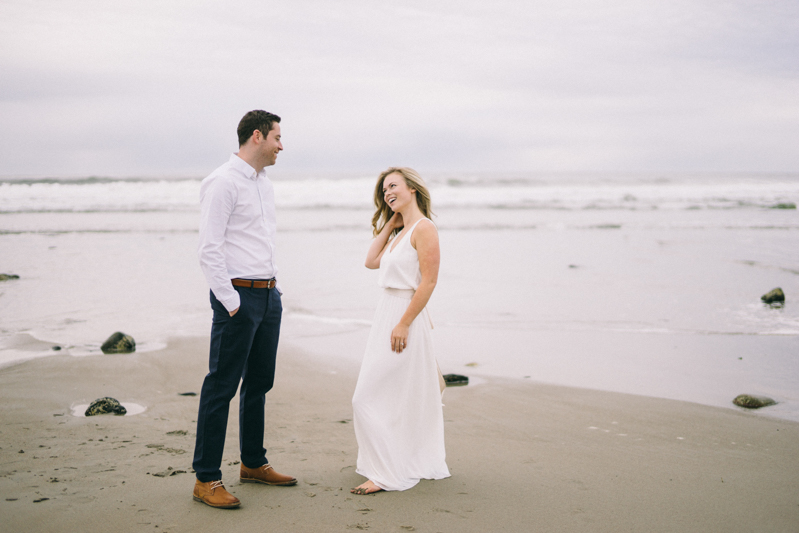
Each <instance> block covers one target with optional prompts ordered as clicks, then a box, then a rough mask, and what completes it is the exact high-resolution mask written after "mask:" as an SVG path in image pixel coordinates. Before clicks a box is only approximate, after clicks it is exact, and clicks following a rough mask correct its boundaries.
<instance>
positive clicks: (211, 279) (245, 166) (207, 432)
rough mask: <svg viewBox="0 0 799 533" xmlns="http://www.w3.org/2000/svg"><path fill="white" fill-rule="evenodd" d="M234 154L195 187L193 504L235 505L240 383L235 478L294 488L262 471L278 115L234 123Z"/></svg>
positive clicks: (266, 468)
mask: <svg viewBox="0 0 799 533" xmlns="http://www.w3.org/2000/svg"><path fill="white" fill-rule="evenodd" d="M238 136H239V151H238V153H235V154H233V155H231V156H230V160H229V161H228V162H227V163H225V164H224V165H222V166H221V167H219V168H218V169H216V170H215V171H214V172H212V173H211V175H210V176H208V177H207V178H205V179H204V180H203V181H202V184H201V185H200V204H201V215H200V246H199V256H200V266H201V267H202V270H203V274H205V279H206V280H207V281H208V285H209V286H210V288H211V307H212V309H213V311H214V318H213V324H212V326H211V349H210V355H209V365H208V366H209V372H208V375H206V376H205V381H204V382H203V387H202V392H201V393H200V412H199V414H198V415H197V442H196V445H195V448H194V463H193V466H194V470H195V472H196V473H197V482H196V483H195V485H194V499H195V500H197V501H200V502H203V503H205V504H207V505H210V506H211V507H220V508H231V507H238V506H239V505H240V502H239V500H238V499H237V498H236V497H235V496H233V495H232V494H230V493H229V492H228V491H227V490H226V489H225V486H224V485H223V483H222V471H221V470H220V466H221V464H222V452H223V450H224V447H225V431H226V429H227V419H228V412H229V410H230V400H231V399H232V398H233V396H234V395H235V394H236V389H237V388H238V386H239V381H241V393H240V398H239V401H240V405H239V448H240V452H241V471H240V476H241V481H242V482H247V483H264V484H267V485H281V486H288V485H295V484H296V483H297V480H296V479H294V478H293V477H291V476H286V475H283V474H278V473H277V472H275V470H274V469H273V468H272V467H271V466H270V465H269V462H268V461H267V459H266V449H265V448H264V403H265V401H266V398H265V395H266V393H267V392H268V391H269V390H270V389H271V388H272V384H273V382H274V377H275V358H276V354H277V343H278V336H279V333H280V318H281V315H282V312H283V306H282V304H281V301H280V294H281V293H280V288H279V286H278V285H277V282H276V281H275V275H276V274H277V267H276V265H275V200H274V188H273V187H272V183H271V182H270V181H269V179H268V178H267V177H266V173H265V172H264V168H265V167H268V166H271V165H274V164H275V161H276V160H277V155H278V153H279V152H280V151H281V150H282V149H283V145H282V144H281V142H280V117H278V116H277V115H273V114H271V113H267V112H266V111H260V110H256V111H250V112H249V113H247V114H246V115H244V117H243V118H242V119H241V122H239V127H238Z"/></svg>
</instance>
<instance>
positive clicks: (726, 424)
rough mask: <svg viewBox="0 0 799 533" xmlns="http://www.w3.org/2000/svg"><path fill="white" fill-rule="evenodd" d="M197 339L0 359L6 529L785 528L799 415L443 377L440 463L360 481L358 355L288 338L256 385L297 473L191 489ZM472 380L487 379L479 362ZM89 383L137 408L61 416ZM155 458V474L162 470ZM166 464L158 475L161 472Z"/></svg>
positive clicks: (270, 435) (226, 467) (274, 440)
mask: <svg viewBox="0 0 799 533" xmlns="http://www.w3.org/2000/svg"><path fill="white" fill-rule="evenodd" d="M206 346H207V339H206V338H202V337H198V338H188V339H185V338H184V339H180V340H174V341H171V342H169V346H168V347H167V348H166V349H165V350H161V351H153V352H149V353H140V354H130V355H115V356H111V355H109V356H97V357H83V358H74V357H70V356H54V357H47V358H41V359H35V360H30V361H27V362H24V363H21V364H18V365H15V366H10V367H6V368H3V369H2V370H0V397H1V398H2V399H0V406H2V407H0V409H1V414H2V420H3V426H2V449H0V494H2V498H0V506H1V507H0V508H1V509H2V511H1V514H2V516H3V530H5V531H175V532H176V531H224V530H228V529H229V528H231V527H236V528H237V529H241V530H245V531H260V530H269V531H275V530H280V531H308V532H316V531H318V532H328V531H331V532H332V531H350V530H369V531H398V532H401V531H424V532H427V531H429V532H439V531H440V532H449V531H475V532H484V531H591V532H599V531H703V532H707V531H727V532H730V531H796V530H797V527H799V476H797V472H799V424H797V423H795V422H790V421H785V420H779V419H773V418H768V417H763V416H755V415H753V414H751V413H748V412H743V411H736V410H731V409H722V408H716V407H708V406H702V405H698V404H693V403H687V402H679V401H673V400H664V399H654V398H647V397H642V396H632V395H625V394H618V393H609V392H598V391H590V390H583V389H574V388H567V387H559V386H554V385H547V384H541V383H535V382H530V381H529V380H510V379H502V378H486V379H485V381H484V382H483V383H481V384H479V385H469V386H467V387H458V388H450V389H448V390H447V392H446V395H445V401H444V403H445V405H446V407H445V411H444V414H445V420H446V438H447V454H448V463H449V466H450V469H451V471H452V477H451V478H449V479H446V480H442V481H437V482H431V481H426V482H425V481H423V482H422V483H420V484H419V485H418V486H417V487H415V488H414V489H412V490H409V491H407V492H402V493H380V494H377V495H372V496H362V497H356V496H353V495H351V494H350V493H349V488H350V487H353V486H355V485H357V484H358V483H360V482H361V478H360V476H358V475H357V474H355V472H354V465H355V457H356V443H355V438H354V435H353V430H352V425H351V416H352V413H351V407H350V397H351V394H352V391H353V388H354V386H355V379H356V377H357V367H356V366H353V365H352V364H350V363H348V362H346V361H340V360H324V359H322V358H320V357H318V356H311V355H309V354H303V353H301V352H299V351H298V350H296V349H294V348H291V346H290V345H287V346H286V347H284V348H283V349H282V350H281V352H280V354H279V365H278V375H277V384H276V387H275V389H273V391H272V392H270V393H269V395H268V396H267V438H266V445H267V448H268V450H269V452H268V456H269V458H270V461H271V462H272V463H273V464H274V465H275V466H276V467H277V468H278V469H279V470H280V471H283V472H286V473H290V474H293V475H295V476H296V477H297V478H298V480H299V484H298V485H297V486H296V487H286V488H281V487H264V486H253V485H242V484H240V483H239V481H238V464H237V461H238V453H237V442H238V439H237V434H236V433H237V423H236V420H237V418H236V411H237V405H236V402H235V400H234V402H233V405H232V406H231V410H232V413H231V421H230V424H229V428H228V437H227V448H226V452H225V460H224V462H223V475H224V480H225V481H226V483H227V486H228V488H229V489H230V490H231V492H232V493H233V494H235V495H236V496H237V497H238V498H239V499H241V500H242V507H241V508H240V509H237V510H217V509H212V508H210V507H207V506H205V505H203V504H201V503H197V502H195V501H193V500H192V498H191V489H192V485H193V483H194V476H193V475H192V473H191V455H192V451H193V446H194V431H195V420H196V418H195V416H196V410H197V402H198V397H192V396H181V395H180V393H185V392H196V391H199V386H200V384H201V381H202V377H203V375H204V373H205V371H206V369H205V365H206ZM481 381H482V380H481ZM101 396H112V397H115V398H117V399H119V400H120V401H122V402H123V403H136V404H140V405H143V406H145V407H146V411H145V412H143V413H141V414H138V415H135V416H124V417H116V416H113V415H104V416H98V417H88V418H86V417H76V416H73V415H72V410H71V407H72V406H73V405H76V404H80V403H88V402H90V401H91V400H93V399H95V398H98V397H101ZM156 474H161V476H158V475H156ZM164 474H166V475H164Z"/></svg>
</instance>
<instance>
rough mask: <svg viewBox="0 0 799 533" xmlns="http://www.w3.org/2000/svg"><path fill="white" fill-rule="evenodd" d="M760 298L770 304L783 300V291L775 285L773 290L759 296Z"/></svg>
mask: <svg viewBox="0 0 799 533" xmlns="http://www.w3.org/2000/svg"><path fill="white" fill-rule="evenodd" d="M760 299H761V300H763V301H764V302H766V303H767V304H771V303H774V302H784V301H785V293H784V292H782V289H781V288H779V287H777V288H776V289H774V290H773V291H769V292H767V293H766V294H764V295H763V296H761V297H760Z"/></svg>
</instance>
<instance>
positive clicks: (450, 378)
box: [444, 374, 469, 387]
mask: <svg viewBox="0 0 799 533" xmlns="http://www.w3.org/2000/svg"><path fill="white" fill-rule="evenodd" d="M444 383H446V384H447V387H457V386H458V385H468V384H469V378H468V376H461V375H460V374H444Z"/></svg>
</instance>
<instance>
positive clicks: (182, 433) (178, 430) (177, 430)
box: [166, 429, 189, 435]
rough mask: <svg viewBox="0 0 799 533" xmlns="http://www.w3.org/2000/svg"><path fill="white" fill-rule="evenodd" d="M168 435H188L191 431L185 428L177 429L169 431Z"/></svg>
mask: <svg viewBox="0 0 799 533" xmlns="http://www.w3.org/2000/svg"><path fill="white" fill-rule="evenodd" d="M166 434H167V435H188V434H189V432H188V431H186V430H185V429H176V430H175V431H167V432H166Z"/></svg>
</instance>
